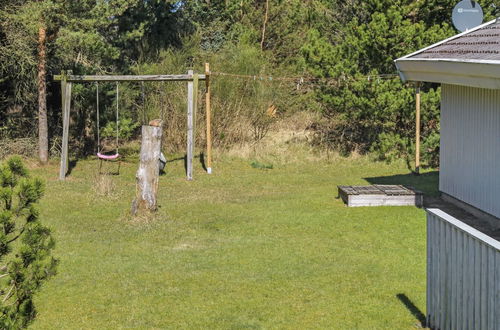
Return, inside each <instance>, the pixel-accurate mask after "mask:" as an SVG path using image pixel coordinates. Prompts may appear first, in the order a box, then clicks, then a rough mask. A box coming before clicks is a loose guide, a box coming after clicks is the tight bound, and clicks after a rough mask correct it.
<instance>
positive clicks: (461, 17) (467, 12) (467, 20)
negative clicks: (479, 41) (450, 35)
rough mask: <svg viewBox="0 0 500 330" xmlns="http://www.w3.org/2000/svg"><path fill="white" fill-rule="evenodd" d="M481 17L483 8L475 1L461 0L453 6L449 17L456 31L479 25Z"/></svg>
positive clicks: (481, 20) (463, 30) (481, 21)
mask: <svg viewBox="0 0 500 330" xmlns="http://www.w3.org/2000/svg"><path fill="white" fill-rule="evenodd" d="M483 17H484V15H483V9H482V8H481V6H480V5H479V4H478V3H477V2H476V1H472V0H462V1H460V2H459V3H457V5H456V6H455V8H453V14H452V17H451V19H452V20H453V25H454V26H455V28H456V29H457V30H458V31H460V32H465V31H467V30H470V29H472V28H475V27H476V26H478V25H481V23H483Z"/></svg>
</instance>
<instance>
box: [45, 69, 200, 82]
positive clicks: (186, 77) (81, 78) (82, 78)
mask: <svg viewBox="0 0 500 330" xmlns="http://www.w3.org/2000/svg"><path fill="white" fill-rule="evenodd" d="M191 71H192V70H191ZM64 78H66V80H67V81H69V82H92V81H193V79H194V78H193V74H189V73H188V74H177V75H176V74H169V75H68V76H67V77H65V76H64V75H55V76H54V81H62V80H64ZM205 79H206V76H205V75H204V74H200V75H198V80H205Z"/></svg>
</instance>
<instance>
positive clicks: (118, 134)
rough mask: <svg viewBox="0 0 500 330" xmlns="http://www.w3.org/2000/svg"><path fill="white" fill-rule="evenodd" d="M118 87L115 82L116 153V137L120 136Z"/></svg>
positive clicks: (117, 143)
mask: <svg viewBox="0 0 500 330" xmlns="http://www.w3.org/2000/svg"><path fill="white" fill-rule="evenodd" d="M119 95H120V93H119V89H118V82H117V83H116V154H117V155H118V146H119V140H118V137H119V136H120V125H119V117H118V110H119V104H120V98H119Z"/></svg>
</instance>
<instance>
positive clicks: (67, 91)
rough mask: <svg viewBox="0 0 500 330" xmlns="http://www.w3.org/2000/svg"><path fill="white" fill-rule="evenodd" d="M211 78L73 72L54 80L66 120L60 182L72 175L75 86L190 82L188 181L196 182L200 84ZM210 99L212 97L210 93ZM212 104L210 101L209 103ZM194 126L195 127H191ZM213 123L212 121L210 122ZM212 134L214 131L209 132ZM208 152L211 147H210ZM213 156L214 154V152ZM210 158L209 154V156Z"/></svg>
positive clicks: (198, 75)
mask: <svg viewBox="0 0 500 330" xmlns="http://www.w3.org/2000/svg"><path fill="white" fill-rule="evenodd" d="M205 79H207V76H206V75H204V74H195V73H193V70H189V71H188V73H187V74H181V75H122V76H114V75H113V76H111V75H73V74H72V73H71V71H68V72H64V71H63V72H62V73H61V74H60V75H55V76H54V81H60V82H61V101H62V102H61V103H62V120H63V136H62V147H61V166H60V169H59V180H62V181H64V180H65V179H66V175H67V173H68V141H69V124H70V114H71V87H72V84H73V83H86V82H96V81H104V82H119V81H186V82H187V83H188V97H187V103H188V130H187V139H188V147H187V155H186V158H187V170H186V174H187V179H188V180H192V179H193V155H194V129H195V127H194V126H195V125H194V121H195V114H196V109H197V103H198V100H197V95H198V81H199V80H205ZM208 97H210V94H209V93H208ZM208 103H210V101H208ZM189 123H191V126H190V125H189ZM207 123H209V121H207ZM207 132H210V128H207ZM207 148H208V146H207ZM210 152H211V151H210ZM207 154H208V152H207Z"/></svg>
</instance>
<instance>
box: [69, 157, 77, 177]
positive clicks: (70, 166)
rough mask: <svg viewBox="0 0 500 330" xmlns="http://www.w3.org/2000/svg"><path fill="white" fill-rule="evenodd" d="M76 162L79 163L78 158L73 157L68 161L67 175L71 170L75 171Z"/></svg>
mask: <svg viewBox="0 0 500 330" xmlns="http://www.w3.org/2000/svg"><path fill="white" fill-rule="evenodd" d="M76 164H78V159H72V160H70V161H69V162H68V172H66V176H69V175H70V174H71V172H73V169H74V168H75V167H76Z"/></svg>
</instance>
